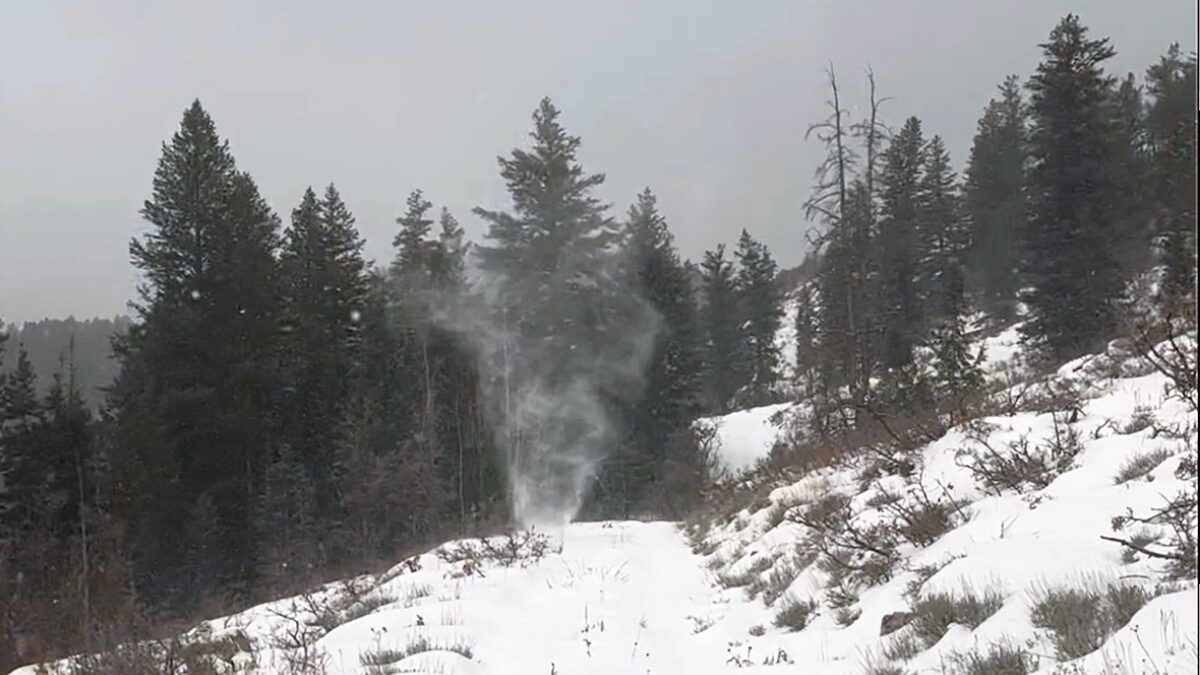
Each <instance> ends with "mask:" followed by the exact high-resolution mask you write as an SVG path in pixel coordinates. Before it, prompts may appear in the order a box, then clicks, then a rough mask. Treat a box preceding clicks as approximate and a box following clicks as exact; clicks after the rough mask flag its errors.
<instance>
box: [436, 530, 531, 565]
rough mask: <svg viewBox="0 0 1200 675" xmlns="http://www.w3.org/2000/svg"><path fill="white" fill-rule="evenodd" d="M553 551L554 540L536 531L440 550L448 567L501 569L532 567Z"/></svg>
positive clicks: (474, 541) (456, 544) (485, 539)
mask: <svg viewBox="0 0 1200 675" xmlns="http://www.w3.org/2000/svg"><path fill="white" fill-rule="evenodd" d="M551 551H552V547H551V545H550V538H549V537H547V536H546V535H545V534H542V533H541V532H534V531H533V530H517V531H513V532H509V533H508V534H506V535H504V536H501V537H484V538H480V539H475V540H470V541H460V542H457V543H455V544H453V545H450V546H444V547H442V548H439V549H438V550H437V552H436V554H437V557H438V558H440V559H441V560H442V561H443V562H447V563H451V564H454V563H472V564H473V565H474V566H476V567H478V566H480V564H481V563H484V562H489V563H494V564H496V565H499V566H501V567H514V566H519V567H521V568H526V567H529V566H530V565H532V564H534V563H536V562H538V561H539V560H541V559H542V558H543V557H545V556H546V554H547V553H550V552H551Z"/></svg>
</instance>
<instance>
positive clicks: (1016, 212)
mask: <svg viewBox="0 0 1200 675" xmlns="http://www.w3.org/2000/svg"><path fill="white" fill-rule="evenodd" d="M1025 127H1026V109H1025V104H1024V102H1023V101H1022V98H1021V90H1020V86H1019V84H1018V82H1017V78H1016V76H1015V75H1014V76H1010V77H1008V78H1006V79H1005V80H1004V83H1003V84H1002V85H1001V86H1000V99H999V100H994V99H993V100H992V101H990V102H989V103H988V105H987V108H986V109H985V110H984V113H983V117H982V118H981V119H980V120H979V131H978V133H977V134H976V135H975V142H974V144H973V145H972V146H971V157H970V160H969V161H968V163H967V172H966V181H965V183H966V184H965V187H964V200H963V210H964V214H963V215H964V219H965V220H966V222H967V224H968V227H969V237H968V238H969V240H970V260H969V263H968V265H967V266H968V268H969V270H970V274H971V286H972V288H973V289H974V291H975V294H977V295H978V297H979V300H980V306H981V309H983V310H984V311H986V312H987V313H988V314H990V315H992V316H994V317H996V318H998V319H1000V320H1005V319H1008V318H1010V317H1011V316H1012V313H1013V306H1014V301H1015V300H1016V297H1017V289H1018V276H1017V272H1018V269H1019V268H1020V256H1021V249H1020V242H1021V236H1022V233H1023V232H1024V229H1025V219H1026V211H1027V208H1026V197H1025V163H1026V158H1027V156H1028V140H1027V138H1026V131H1025Z"/></svg>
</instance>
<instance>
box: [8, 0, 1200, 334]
mask: <svg viewBox="0 0 1200 675" xmlns="http://www.w3.org/2000/svg"><path fill="white" fill-rule="evenodd" d="M1070 11H1074V12H1078V13H1080V14H1081V17H1082V19H1083V21H1084V23H1085V24H1086V25H1088V26H1089V27H1090V28H1091V30H1092V32H1093V34H1094V35H1097V36H1110V37H1111V38H1112V41H1113V43H1114V45H1115V47H1116V49H1117V51H1118V56H1117V57H1116V58H1115V59H1113V60H1112V61H1111V62H1110V64H1109V65H1110V69H1111V70H1112V71H1113V72H1116V73H1125V72H1127V71H1131V70H1132V71H1134V72H1137V73H1139V74H1140V73H1142V72H1143V71H1144V69H1145V67H1146V66H1147V65H1149V64H1150V63H1151V62H1152V61H1154V60H1155V59H1156V58H1157V57H1158V55H1159V54H1161V53H1162V52H1163V51H1165V49H1166V47H1167V41H1168V40H1170V39H1176V40H1179V41H1181V42H1182V44H1183V46H1184V48H1185V50H1193V49H1195V44H1196V43H1195V40H1196V33H1195V25H1196V4H1195V3H1194V2H1188V1H1185V0H1171V1H1165V0H1152V1H1148V2H1142V3H1129V2H1125V1H1123V0H1096V1H1094V2H1085V3H1079V2H1063V1H1059V0H1017V1H1014V2H1007V3H996V2H982V1H962V0H930V1H926V2H912V1H904V2H884V1H882V0H880V1H873V2H855V3H848V2H844V1H838V0H812V1H808V2H800V1H798V0H756V1H755V2H753V3H733V2H708V1H697V0H687V1H675V2H655V3H639V2H630V1H626V0H609V1H605V2H590V3H563V2H554V1H550V0H546V1H536V2H535V1H528V2H512V3H490V2H489V3H485V2H476V3H435V2H423V3H394V2H366V1H359V2H342V3H329V2H316V1H312V0H298V1H296V2H289V3H245V2H232V1H228V2H227V1H220V0H214V1H211V2H205V3H186V4H184V3H161V2H153V1H146V2H138V1H134V0H115V1H113V2H108V3H91V2H62V1H57V0H55V1H51V0H45V1H40V2H19V1H17V0H0V317H3V318H4V319H6V320H29V319H34V318H39V317H42V316H56V317H61V316H66V315H69V314H73V315H76V316H81V317H82V316H92V315H112V314H115V313H118V312H121V311H123V310H124V308H125V303H126V301H127V300H128V299H130V298H132V297H133V293H134V286H135V283H136V278H135V276H134V273H133V270H132V268H131V267H130V265H129V262H128V254H127V246H128V241H129V239H130V237H132V236H134V235H135V234H137V233H140V232H142V231H144V229H145V228H146V224H145V223H144V222H142V221H141V219H140V218H139V216H138V215H137V212H138V209H139V207H140V205H141V203H142V201H143V200H144V199H145V198H146V197H147V195H148V194H149V191H150V185H151V177H152V174H153V171H154V166H155V162H156V161H157V158H158V154H159V151H160V147H161V145H160V144H161V143H162V141H164V140H166V139H167V138H169V136H170V134H171V133H172V132H173V131H174V130H175V128H176V127H177V125H178V123H179V119H180V116H181V113H182V111H183V109H184V108H185V107H186V106H187V105H188V104H189V103H190V102H191V100H192V99H193V98H199V99H200V100H201V101H202V103H203V104H204V106H205V108H206V109H207V110H208V111H209V112H210V113H211V114H212V115H213V117H214V119H215V120H216V122H217V125H218V130H219V132H220V133H221V134H222V135H223V136H225V137H227V138H229V140H230V143H231V145H232V148H233V151H234V154H235V156H236V157H237V158H238V161H239V165H240V167H241V168H242V169H244V170H247V171H249V172H250V173H251V174H252V175H253V176H254V177H255V179H256V180H257V181H258V183H259V185H260V187H261V188H262V190H263V193H264V194H265V195H266V197H267V198H268V199H269V200H270V201H271V203H272V205H273V206H274V208H275V209H276V211H277V212H278V213H279V214H280V215H281V216H282V217H283V218H284V219H285V220H286V217H287V214H288V213H289V212H290V210H291V209H292V207H293V206H294V205H295V204H296V203H298V201H299V199H300V196H301V193H302V192H303V190H304V188H305V187H306V186H307V185H310V184H312V185H325V184H327V183H329V182H331V181H332V182H335V183H337V185H338V187H339V189H340V190H341V192H342V194H343V196H344V197H345V198H346V200H347V202H348V203H349V206H350V207H351V208H352V209H353V211H354V212H355V214H356V216H357V217H358V224H359V227H360V229H361V230H362V232H363V234H364V236H365V237H366V238H367V240H368V253H369V255H370V256H371V257H373V258H374V259H376V260H379V261H387V260H388V259H390V257H391V251H390V242H391V239H392V235H393V234H394V231H395V229H396V226H395V224H394V219H395V217H396V216H397V215H399V213H400V212H401V210H402V207H403V200H404V196H405V195H406V194H407V193H408V192H409V191H410V190H412V189H414V188H422V189H423V190H425V193H426V196H427V197H428V198H429V199H431V200H432V201H433V202H434V203H435V204H437V205H438V206H443V205H444V206H447V207H449V208H450V210H451V211H452V212H453V213H454V214H455V215H456V216H457V217H458V218H459V219H460V220H461V221H462V222H463V224H464V226H465V227H466V229H467V234H468V236H469V237H471V238H475V239H477V238H478V237H479V236H480V235H481V231H482V225H481V223H480V222H479V221H478V220H477V219H475V218H474V217H473V216H472V215H471V214H470V209H471V208H472V207H475V206H485V207H493V208H494V207H500V206H503V205H504V202H505V199H506V198H505V195H504V185H503V183H502V181H501V180H500V178H499V176H498V173H497V169H496V160H495V158H496V156H497V155H501V154H506V153H507V152H508V151H509V150H510V149H511V148H512V147H514V146H517V145H523V144H524V143H525V140H526V139H525V134H526V131H527V129H528V126H529V113H530V111H531V110H532V109H533V108H534V107H535V106H536V105H537V102H538V100H539V99H540V98H541V97H542V96H543V95H549V96H551V97H552V98H553V99H554V101H555V103H556V104H557V105H558V107H559V108H561V109H562V110H563V111H564V114H563V122H564V124H565V125H566V126H567V128H568V130H569V131H571V133H573V134H576V135H580V136H582V138H583V147H582V151H581V155H580V158H581V160H582V162H583V164H584V167H585V169H587V170H588V171H599V172H604V173H606V174H607V175H608V180H607V182H606V183H605V184H604V185H603V187H602V188H601V190H600V195H601V196H602V197H603V198H604V199H606V200H608V201H610V202H612V203H613V204H614V205H615V206H616V207H617V208H616V209H615V212H616V213H622V212H623V211H624V208H625V206H626V205H627V204H628V203H630V202H631V201H632V200H633V199H634V197H635V195H636V193H637V192H638V191H639V190H640V189H641V188H642V187H644V186H647V185H648V186H650V187H651V188H653V189H654V191H655V192H656V194H657V195H658V197H659V205H660V207H661V209H662V211H663V212H664V213H665V215H666V216H667V219H668V221H669V223H670V224H671V227H672V229H673V231H674V232H675V234H676V238H677V242H678V244H679V246H680V249H681V251H682V253H683V254H684V255H685V256H688V257H691V258H696V257H698V256H699V255H700V254H701V252H702V251H703V250H704V249H706V248H711V247H713V246H715V245H716V244H718V243H720V242H732V240H733V239H734V238H735V237H736V234H737V233H738V231H740V230H741V228H743V227H746V228H749V229H750V230H751V232H752V233H753V234H755V235H756V236H757V237H759V238H760V239H761V240H763V241H764V242H765V243H766V244H767V245H768V246H769V247H770V248H771V250H772V252H773V253H774V254H775V255H776V257H777V258H778V259H779V260H780V262H781V263H782V264H783V265H784V266H790V265H794V264H796V263H797V262H799V260H800V259H801V257H802V255H803V253H804V248H805V245H804V237H803V234H804V232H805V230H806V229H807V227H808V225H807V224H806V223H805V222H804V221H803V217H802V209H801V204H802V203H803V201H804V199H805V198H806V196H807V194H808V187H809V184H810V182H811V176H812V171H813V169H814V167H815V165H816V161H817V155H818V153H819V148H818V147H817V145H816V143H815V142H810V143H806V142H805V141H804V130H805V127H806V126H807V125H808V124H809V123H810V122H813V121H816V120H818V119H820V118H822V117H824V115H825V111H824V108H823V101H824V98H825V95H826V91H825V81H824V79H825V76H824V73H823V70H824V69H825V67H826V66H827V65H828V64H829V63H830V62H832V63H833V64H834V65H835V66H836V68H837V69H838V72H839V74H840V79H841V80H842V81H843V83H844V84H845V85H846V88H847V90H848V91H847V93H848V95H849V97H850V98H851V100H852V101H853V103H854V104H855V105H858V104H860V103H861V100H862V98H863V96H862V89H863V87H862V86H861V85H862V80H863V78H862V77H861V74H862V72H863V69H864V68H865V67H866V66H867V65H868V64H870V65H871V66H873V68H874V70H875V73H876V78H877V81H878V84H879V88H880V92H881V94H883V95H885V96H891V97H893V99H892V100H891V101H889V102H888V103H887V104H886V106H885V108H884V113H885V117H886V119H887V120H888V121H889V122H890V123H892V124H893V125H899V123H900V122H902V121H903V119H904V118H905V117H907V116H909V115H917V116H919V117H921V118H922V120H923V121H924V122H925V128H926V130H927V132H928V133H930V134H933V133H938V134H941V135H942V136H943V137H944V138H945V139H946V140H947V144H948V147H949V149H950V151H951V153H952V155H953V157H954V160H955V163H956V165H957V166H959V167H960V168H961V166H962V163H963V161H964V159H965V155H966V151H967V149H968V148H969V144H970V141H971V137H972V135H973V133H974V128H975V122H976V120H977V119H978V117H979V113H980V111H981V110H982V108H983V106H984V104H985V103H986V102H987V100H988V98H989V97H991V95H992V93H993V91H994V88H995V86H996V85H997V84H998V83H999V82H1000V81H1001V79H1002V78H1003V77H1004V76H1005V75H1008V74H1010V73H1016V74H1019V75H1021V76H1022V77H1024V76H1026V75H1028V74H1029V73H1030V72H1031V71H1032V69H1033V67H1034V65H1035V64H1036V62H1037V60H1038V57H1039V51H1038V48H1037V44H1038V43H1039V42H1041V41H1043V40H1044V39H1045V37H1046V36H1047V35H1048V33H1049V31H1050V29H1051V28H1052V27H1053V25H1054V24H1055V22H1056V21H1057V20H1058V19H1059V18H1061V17H1062V16H1063V15H1064V14H1066V13H1067V12H1070ZM1163 36H1167V38H1166V39H1165V40H1164V37H1163Z"/></svg>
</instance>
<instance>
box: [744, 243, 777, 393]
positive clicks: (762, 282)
mask: <svg viewBox="0 0 1200 675" xmlns="http://www.w3.org/2000/svg"><path fill="white" fill-rule="evenodd" d="M734 256H735V257H736V258H737V261H738V272H737V277H736V279H735V285H736V288H737V305H738V314H737V316H738V319H739V324H740V326H739V328H740V333H741V336H740V337H741V343H742V347H741V349H740V351H741V352H742V353H743V354H744V359H745V361H744V368H745V371H744V377H746V385H747V386H749V388H750V391H749V392H748V393H749V396H750V399H751V401H753V402H765V401H767V400H769V398H770V395H771V391H772V390H773V388H774V386H775V380H776V378H777V377H778V372H779V347H778V345H776V344H775V334H776V333H777V332H778V331H779V324H780V322H781V321H782V319H783V307H782V301H783V298H782V296H781V294H780V292H779V286H778V284H777V283H776V279H775V275H776V272H777V269H778V267H777V265H776V264H775V260H774V259H773V258H771V253H770V251H768V250H767V247H766V246H764V245H763V244H762V243H760V242H758V241H755V239H754V237H751V236H750V233H749V232H747V231H746V230H742V234H741V236H740V237H739V238H738V246H737V251H735V252H734Z"/></svg>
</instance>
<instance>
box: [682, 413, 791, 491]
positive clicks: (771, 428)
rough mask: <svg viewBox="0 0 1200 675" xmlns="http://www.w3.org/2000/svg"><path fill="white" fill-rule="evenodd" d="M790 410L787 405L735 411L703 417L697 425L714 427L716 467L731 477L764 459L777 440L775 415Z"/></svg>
mask: <svg viewBox="0 0 1200 675" xmlns="http://www.w3.org/2000/svg"><path fill="white" fill-rule="evenodd" d="M793 407H794V404H791V403H778V404H775V405H765V406H760V407H758V408H750V409H748V410H739V411H738V412H734V413H730V414H728V415H723V416H720V417H705V418H701V419H700V420H698V421H697V424H699V425H702V426H706V427H710V428H715V430H716V436H715V438H714V440H713V450H714V451H715V453H716V455H717V459H718V461H719V462H720V465H721V466H722V467H723V468H725V469H726V470H727V471H729V472H730V473H733V474H737V473H740V472H743V471H745V470H747V469H750V468H752V467H753V466H754V464H755V463H756V462H758V461H759V460H760V459H763V458H764V457H766V456H767V455H768V454H769V453H770V452H771V448H772V447H774V446H775V441H776V439H777V438H778V437H779V434H780V431H781V430H780V427H779V426H778V425H777V424H776V423H775V421H774V418H775V416H776V414H777V413H782V412H784V411H786V410H789V409H791V408H793Z"/></svg>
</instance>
